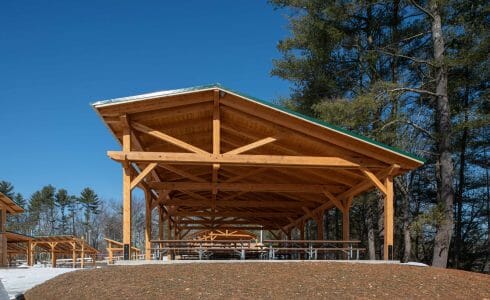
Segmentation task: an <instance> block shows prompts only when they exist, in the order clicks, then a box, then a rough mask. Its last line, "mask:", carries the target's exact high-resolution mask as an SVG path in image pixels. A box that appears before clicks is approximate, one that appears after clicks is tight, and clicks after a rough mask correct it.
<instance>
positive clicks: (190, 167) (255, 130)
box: [99, 91, 410, 226]
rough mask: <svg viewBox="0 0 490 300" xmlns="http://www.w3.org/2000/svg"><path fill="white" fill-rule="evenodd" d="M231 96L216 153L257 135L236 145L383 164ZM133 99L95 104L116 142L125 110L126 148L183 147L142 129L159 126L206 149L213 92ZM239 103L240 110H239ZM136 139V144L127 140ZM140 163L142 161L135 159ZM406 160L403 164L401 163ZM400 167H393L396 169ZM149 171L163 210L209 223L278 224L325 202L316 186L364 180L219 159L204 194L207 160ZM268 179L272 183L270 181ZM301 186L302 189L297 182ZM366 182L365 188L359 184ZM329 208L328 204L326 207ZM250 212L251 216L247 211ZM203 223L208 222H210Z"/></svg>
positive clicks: (347, 172) (259, 151)
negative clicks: (258, 143)
mask: <svg viewBox="0 0 490 300" xmlns="http://www.w3.org/2000/svg"><path fill="white" fill-rule="evenodd" d="M242 101H244V100H243V99H239V98H238V97H235V96H233V95H226V96H225V97H223V99H222V100H220V106H219V110H220V115H219V117H220V133H221V134H220V135H221V136H220V139H221V142H220V148H221V153H222V154H226V153H227V152H229V151H232V150H234V149H237V148H239V147H242V146H244V145H247V144H250V143H253V142H256V141H259V140H262V139H268V138H269V139H271V138H272V139H273V141H272V142H269V143H266V144H264V145H262V146H260V147H257V148H255V149H252V150H249V151H247V152H244V153H243V154H247V155H278V156H279V155H285V156H322V157H341V158H343V159H346V160H349V161H351V162H355V163H359V164H362V165H363V166H366V167H367V168H368V169H369V170H370V171H371V172H373V173H377V172H380V171H382V170H385V169H387V168H389V167H390V162H389V161H381V160H379V159H374V158H372V157H369V156H367V155H364V154H362V153H360V152H362V151H358V149H357V148H356V144H355V143H352V144H350V145H347V146H339V145H338V143H335V141H334V140H333V139H332V141H331V142H330V141H328V140H320V139H319V138H317V137H315V136H314V135H309V134H307V133H305V131H306V132H307V130H305V131H303V132H300V131H298V130H295V129H293V128H288V127H287V126H286V124H284V122H282V123H278V122H275V121H274V122H273V121H272V120H275V118H274V117H273V116H272V115H271V116H270V118H268V117H267V115H264V113H263V112H261V113H256V114H255V113H253V110H252V109H251V108H250V107H248V105H249V104H247V103H245V102H243V103H242ZM142 102H146V103H144V104H143V103H142V104H140V105H138V106H131V105H129V104H122V105H116V106H109V107H107V108H106V107H102V108H100V109H99V113H100V114H101V115H102V117H103V118H104V119H105V121H106V122H107V124H108V125H109V126H110V129H111V130H112V131H113V133H114V134H115V136H116V137H117V138H118V139H119V141H120V142H121V143H122V135H123V124H122V123H121V122H120V119H119V116H120V115H122V114H126V115H127V117H128V119H129V124H130V125H131V127H132V130H133V136H132V139H133V146H132V150H133V151H147V152H176V153H188V151H186V150H183V149H182V148H180V147H178V146H175V145H173V144H171V143H168V142H165V141H163V140H161V139H159V138H158V137H155V136H153V135H150V134H148V132H145V131H148V130H153V131H157V132H161V133H164V134H166V135H169V136H171V137H174V138H176V139H179V140H181V141H184V142H186V143H188V144H190V145H193V146H195V147H198V148H200V149H201V150H204V151H206V152H209V153H212V152H213V94H212V91H210V92H201V93H196V94H195V96H193V97H189V96H174V97H173V98H172V99H171V101H169V100H168V99H160V102H158V101H157V100H151V101H150V100H148V101H142ZM241 107H244V108H247V110H241ZM135 145H136V147H135ZM136 164H137V166H138V168H139V169H140V170H143V169H144V168H145V167H146V166H147V165H148V163H144V162H138V163H136ZM408 167H410V166H408ZM402 170H403V166H402V168H401V169H400V170H399V171H398V172H399V173H402V172H404V171H402ZM154 173H155V174H156V175H157V177H158V179H156V178H157V177H155V176H148V179H147V184H148V186H149V187H150V188H152V189H154V190H156V191H162V190H168V191H170V194H169V197H168V199H167V200H166V201H164V202H163V203H164V205H165V206H166V207H167V210H168V211H169V213H170V214H171V215H174V216H179V217H181V219H182V220H183V221H184V224H185V219H186V218H188V217H193V218H194V219H195V218H200V219H201V220H202V221H203V222H217V219H216V218H219V217H221V218H222V219H221V220H222V221H223V222H225V221H226V220H230V218H234V220H236V221H237V222H238V221H240V220H244V221H247V222H249V223H253V224H267V225H273V224H275V225H281V226H282V225H284V224H287V223H290V221H291V220H294V219H296V218H298V217H300V216H303V215H304V214H305V213H307V212H308V211H311V210H313V209H315V208H316V207H318V206H320V205H322V204H324V203H326V202H328V201H329V199H328V198H327V197H326V196H325V195H324V194H323V193H322V191H323V190H328V192H330V193H331V194H333V195H334V196H337V195H342V194H343V193H346V192H347V191H348V190H350V189H352V188H353V187H356V186H358V185H359V184H361V183H362V182H364V181H366V176H365V174H363V172H362V171H361V170H359V169H356V168H348V169H346V168H304V167H302V168H294V167H275V166H264V167H262V166H253V167H251V166H240V165H221V166H220V168H219V172H218V183H219V185H218V193H217V194H216V196H215V202H213V204H212V205H213V209H214V210H213V215H212V216H213V217H212V218H211V212H210V209H211V207H210V202H209V201H211V200H210V199H211V198H212V192H211V190H212V187H211V186H210V184H211V182H212V176H213V168H212V166H211V165H194V164H175V163H173V164H170V163H161V162H160V163H158V165H157V167H155V168H154ZM272 185H273V186H272ZM301 186H303V187H304V188H303V189H302V188H301ZM366 189H367V188H366ZM332 207H335V206H334V205H333V204H332V205H330V206H329V207H327V208H332ZM251 212H253V213H254V215H253V216H251V215H250V213H251ZM210 224H211V223H210Z"/></svg>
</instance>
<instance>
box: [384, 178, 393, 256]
mask: <svg viewBox="0 0 490 300" xmlns="http://www.w3.org/2000/svg"><path fill="white" fill-rule="evenodd" d="M385 187H386V194H385V198H384V247H383V254H384V255H383V258H384V260H392V259H393V227H394V225H393V215H394V212H393V198H394V191H393V177H391V176H388V177H386V179H385Z"/></svg>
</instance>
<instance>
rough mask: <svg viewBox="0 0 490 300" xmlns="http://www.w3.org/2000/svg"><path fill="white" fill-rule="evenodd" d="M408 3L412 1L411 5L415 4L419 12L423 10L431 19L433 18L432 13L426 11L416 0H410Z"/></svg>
mask: <svg viewBox="0 0 490 300" xmlns="http://www.w3.org/2000/svg"><path fill="white" fill-rule="evenodd" d="M410 3H412V4H413V6H415V7H416V8H418V9H419V10H420V11H421V12H423V13H424V14H426V15H428V16H429V17H431V18H432V19H434V15H433V14H431V13H430V11H428V10H427V9H425V8H424V7H422V5H420V4H418V3H417V2H415V0H410Z"/></svg>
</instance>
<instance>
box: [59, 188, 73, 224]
mask: <svg viewBox="0 0 490 300" xmlns="http://www.w3.org/2000/svg"><path fill="white" fill-rule="evenodd" d="M72 199H73V198H72V197H71V196H70V195H68V192H67V191H66V190H65V189H59V190H58V192H56V195H55V203H56V206H57V207H58V208H59V210H60V215H61V218H60V221H59V223H60V228H59V232H60V233H61V234H66V230H67V228H66V227H67V223H68V216H67V215H66V210H67V207H68V206H69V205H70V202H71V201H72Z"/></svg>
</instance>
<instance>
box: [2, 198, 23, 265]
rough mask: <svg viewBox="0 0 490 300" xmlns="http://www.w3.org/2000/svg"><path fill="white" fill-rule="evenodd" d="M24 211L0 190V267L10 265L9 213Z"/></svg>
mask: <svg viewBox="0 0 490 300" xmlns="http://www.w3.org/2000/svg"><path fill="white" fill-rule="evenodd" d="M22 212H24V209H23V208H22V207H20V206H18V205H17V204H16V203H15V202H14V201H12V199H10V198H9V197H7V196H6V195H4V194H3V193H1V192H0V267H5V266H7V265H8V253H7V239H8V237H7V214H10V215H14V214H20V213H22Z"/></svg>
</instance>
